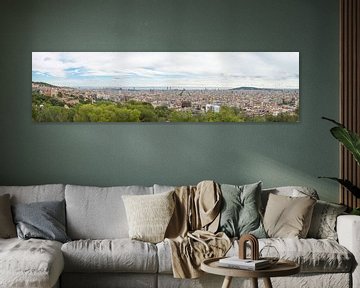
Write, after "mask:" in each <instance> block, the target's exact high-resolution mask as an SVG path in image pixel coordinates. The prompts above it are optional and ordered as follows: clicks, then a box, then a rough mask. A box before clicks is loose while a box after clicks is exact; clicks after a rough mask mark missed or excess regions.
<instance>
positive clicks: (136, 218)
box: [122, 191, 175, 243]
mask: <svg viewBox="0 0 360 288" xmlns="http://www.w3.org/2000/svg"><path fill="white" fill-rule="evenodd" d="M173 193H174V191H170V192H166V193H161V194H155V195H124V196H122V198H123V201H124V206H125V211H126V217H127V220H128V226H129V237H130V238H131V239H136V240H141V241H146V242H151V243H158V242H161V241H162V240H164V235H165V231H166V228H167V226H168V224H169V222H170V219H171V217H172V214H173V212H174V207H175V201H174V198H173Z"/></svg>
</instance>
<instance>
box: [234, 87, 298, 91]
mask: <svg viewBox="0 0 360 288" xmlns="http://www.w3.org/2000/svg"><path fill="white" fill-rule="evenodd" d="M230 90H263V91H264V90H266V91H279V90H296V89H290V88H289V89H286V88H284V89H276V88H258V87H247V86H242V87H236V88H231V89H230Z"/></svg>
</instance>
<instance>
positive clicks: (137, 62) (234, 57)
mask: <svg viewBox="0 0 360 288" xmlns="http://www.w3.org/2000/svg"><path fill="white" fill-rule="evenodd" d="M32 80H33V81H43V82H47V83H50V84H54V85H60V86H71V87H81V86H92V87H108V86H111V87H169V86H171V87H185V88H186V87H189V88H190V87H198V88H205V87H208V88H215V87H217V88H234V87H241V86H252V87H262V88H299V53H298V52H33V53H32Z"/></svg>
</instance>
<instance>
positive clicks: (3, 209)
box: [0, 194, 16, 238]
mask: <svg viewBox="0 0 360 288" xmlns="http://www.w3.org/2000/svg"><path fill="white" fill-rule="evenodd" d="M12 237H16V229H15V224H14V221H13V217H12V214H11V205H10V196H9V194H5V195H1V196H0V238H12Z"/></svg>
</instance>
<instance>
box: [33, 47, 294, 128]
mask: <svg viewBox="0 0 360 288" xmlns="http://www.w3.org/2000/svg"><path fill="white" fill-rule="evenodd" d="M32 119H33V121H35V122H297V121H299V53H298V52H33V53H32Z"/></svg>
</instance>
